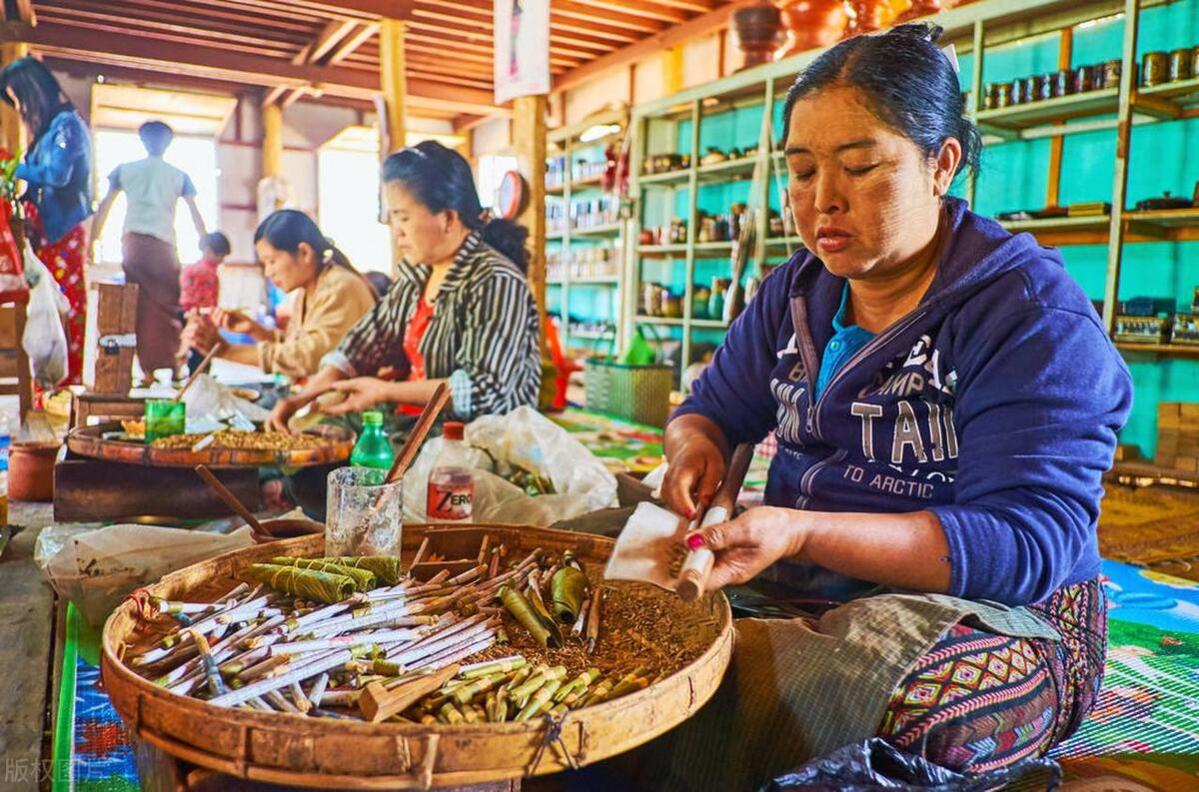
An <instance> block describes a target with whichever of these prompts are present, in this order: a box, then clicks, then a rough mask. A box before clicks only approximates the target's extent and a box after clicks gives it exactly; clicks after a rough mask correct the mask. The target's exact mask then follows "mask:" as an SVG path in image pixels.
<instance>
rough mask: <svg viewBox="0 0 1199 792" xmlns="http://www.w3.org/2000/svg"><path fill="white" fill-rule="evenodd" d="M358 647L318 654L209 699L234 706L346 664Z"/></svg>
mask: <svg viewBox="0 0 1199 792" xmlns="http://www.w3.org/2000/svg"><path fill="white" fill-rule="evenodd" d="M356 649H357V647H354V648H352V649H338V650H337V651H335V652H330V653H329V654H327V655H318V656H317V657H316V658H314V659H313V660H312V661H311V662H309V663H306V664H304V665H302V666H300V667H299V668H296V669H294V670H289V671H288V672H287V673H285V674H282V675H280V676H277V677H270V678H268V679H260V680H258V681H256V682H251V683H250V684H248V685H246V686H245V687H243V688H240V689H238V690H233V691H230V692H229V693H226V694H225V695H223V696H217V697H216V698H213V699H211V700H210V701H209V703H210V704H216V705H217V706H221V707H232V706H234V705H237V704H240V703H242V702H243V701H245V700H247V699H249V698H250V697H252V696H260V695H262V694H263V693H266V692H268V691H271V690H278V689H279V688H282V687H286V686H288V685H290V684H291V683H292V682H298V681H300V680H303V679H308V678H309V677H313V676H316V675H317V674H319V673H321V672H323V671H329V670H331V669H333V668H336V667H338V666H340V665H345V663H346V661H348V660H353V659H355V657H356V656H357V655H355V651H356Z"/></svg>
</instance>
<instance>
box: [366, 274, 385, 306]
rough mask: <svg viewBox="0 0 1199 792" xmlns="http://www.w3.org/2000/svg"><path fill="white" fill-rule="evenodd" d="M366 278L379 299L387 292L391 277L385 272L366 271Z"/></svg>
mask: <svg viewBox="0 0 1199 792" xmlns="http://www.w3.org/2000/svg"><path fill="white" fill-rule="evenodd" d="M366 279H367V280H368V281H370V282H371V286H372V287H373V288H374V290H375V294H377V295H379V298H380V299H382V298H383V297H384V296H385V295H386V294H387V292H388V290H389V289H391V278H390V277H389V276H388V275H387V274H386V273H383V272H368V273H366Z"/></svg>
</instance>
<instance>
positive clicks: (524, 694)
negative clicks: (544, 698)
mask: <svg viewBox="0 0 1199 792" xmlns="http://www.w3.org/2000/svg"><path fill="white" fill-rule="evenodd" d="M565 677H566V666H560V665H559V666H554V667H553V668H546V669H544V670H542V671H538V672H537V673H535V674H533V676H531V677H529V679H528V680H527V681H526V682H524V683H522V684H521V685H518V686H517V687H515V688H513V689H512V698H513V699H514V700H515V701H516V703H517V704H520V705H521V706H522V707H523V706H525V703H526V700H527V699H528V698H529V696H531V695H533V693H534V692H535V691H536V690H538V689H539V688H541V687H542V686H543V685H544V684H545V683H546V682H547V681H548V680H551V679H556V680H558V681H559V682H561V681H562V680H563V679H564V678H565ZM559 686H560V685H559ZM554 689H555V690H557V687H555V688H554Z"/></svg>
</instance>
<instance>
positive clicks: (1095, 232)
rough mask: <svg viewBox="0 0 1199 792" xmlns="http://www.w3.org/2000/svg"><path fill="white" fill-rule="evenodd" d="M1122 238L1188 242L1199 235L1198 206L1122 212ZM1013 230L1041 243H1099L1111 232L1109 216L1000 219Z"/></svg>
mask: <svg viewBox="0 0 1199 792" xmlns="http://www.w3.org/2000/svg"><path fill="white" fill-rule="evenodd" d="M1124 223H1125V232H1124V241H1125V243H1136V242H1187V241H1193V240H1197V239H1199V208H1191V209H1167V210H1161V211H1154V212H1137V211H1126V212H1124ZM1001 224H1002V225H1003V227H1004V228H1006V229H1007V230H1008V231H1011V232H1012V233H1019V232H1021V231H1028V232H1029V233H1031V234H1034V235H1035V236H1036V237H1037V240H1038V241H1040V242H1041V243H1042V244H1044V245H1052V246H1055V247H1064V246H1067V245H1102V244H1105V243H1106V242H1107V240H1108V238H1109V236H1110V230H1111V217H1109V216H1108V215H1094V216H1089V217H1046V218H1042V219H1037V220H1009V221H1003V222H1002V223H1001Z"/></svg>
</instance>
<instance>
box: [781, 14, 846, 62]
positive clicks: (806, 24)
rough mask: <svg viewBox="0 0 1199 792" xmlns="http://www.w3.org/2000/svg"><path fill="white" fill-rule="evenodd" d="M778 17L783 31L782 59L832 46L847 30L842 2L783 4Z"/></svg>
mask: <svg viewBox="0 0 1199 792" xmlns="http://www.w3.org/2000/svg"><path fill="white" fill-rule="evenodd" d="M782 14H783V27H784V28H786V30H787V44H786V49H785V50H784V51H783V52H782V53H781V57H784V58H786V57H789V56H791V55H795V54H796V53H799V52H806V51H807V50H810V49H817V48H818V47H827V46H829V45H831V44H835V43H837V42H838V41H840V40H841V38H842V37H843V36H844V35H845V31H846V29H847V28H848V27H849V9H848V8H846V6H845V2H844V0H797V1H796V2H793V3H787V4H786V5H784V6H783V8H782Z"/></svg>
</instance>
